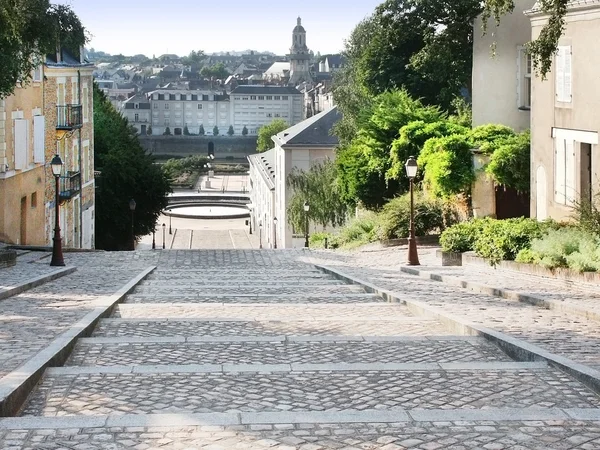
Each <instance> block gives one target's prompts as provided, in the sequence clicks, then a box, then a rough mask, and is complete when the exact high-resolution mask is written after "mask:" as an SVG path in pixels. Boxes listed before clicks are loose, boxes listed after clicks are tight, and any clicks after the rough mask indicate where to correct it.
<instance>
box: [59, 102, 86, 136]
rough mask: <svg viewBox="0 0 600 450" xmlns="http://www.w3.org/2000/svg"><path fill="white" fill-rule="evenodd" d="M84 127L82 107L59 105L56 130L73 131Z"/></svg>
mask: <svg viewBox="0 0 600 450" xmlns="http://www.w3.org/2000/svg"><path fill="white" fill-rule="evenodd" d="M82 126H83V113H82V109H81V105H57V106H56V129H57V130H67V131H72V130H76V129H78V128H81V127H82Z"/></svg>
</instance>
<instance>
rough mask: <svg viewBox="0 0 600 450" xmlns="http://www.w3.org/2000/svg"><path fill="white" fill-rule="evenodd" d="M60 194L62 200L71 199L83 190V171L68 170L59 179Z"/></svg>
mask: <svg viewBox="0 0 600 450" xmlns="http://www.w3.org/2000/svg"><path fill="white" fill-rule="evenodd" d="M58 182H59V187H60V191H59V196H60V199H61V200H70V199H71V198H73V197H75V196H76V195H77V194H79V192H80V191H81V173H80V172H71V171H69V172H67V174H66V175H65V176H62V177H60V179H59V181H58Z"/></svg>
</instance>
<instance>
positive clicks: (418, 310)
mask: <svg viewBox="0 0 600 450" xmlns="http://www.w3.org/2000/svg"><path fill="white" fill-rule="evenodd" d="M315 267H317V268H318V269H320V270H321V271H323V272H325V273H328V274H330V275H332V276H334V277H335V278H337V279H339V280H344V281H346V282H347V283H351V284H358V285H361V286H363V287H364V288H365V290H366V291H367V292H370V293H376V294H379V295H380V296H381V297H383V298H384V299H385V300H386V301H388V302H390V303H402V304H404V305H406V306H407V307H408V308H409V310H410V311H411V312H413V313H415V314H418V315H423V316H426V317H430V318H434V319H437V320H438V321H440V322H441V323H442V324H444V325H445V326H447V327H448V328H449V329H450V330H452V331H454V332H456V333H458V334H462V335H468V336H483V337H484V338H485V339H487V340H489V341H491V342H493V343H495V344H496V345H498V346H499V347H500V348H501V349H502V350H503V351H504V352H506V353H507V354H508V355H509V356H510V357H512V358H514V359H515V360H516V361H546V362H547V363H548V364H549V365H552V366H554V367H558V368H559V369H560V370H562V371H563V372H566V373H567V374H569V375H570V376H572V377H573V378H575V379H576V380H578V381H580V382H581V383H583V384H585V385H586V386H587V387H589V388H590V389H592V390H593V391H594V392H595V393H596V394H600V371H598V370H594V369H591V368H590V367H587V366H585V365H583V364H580V363H577V362H575V361H573V360H571V359H569V358H565V357H563V356H558V355H555V354H553V353H550V352H548V351H547V350H544V349H543V348H540V347H538V346H536V345H533V344H529V343H528V342H525V341H522V340H520V339H516V338H514V337H512V336H509V335H507V334H504V333H501V332H499V331H495V330H492V329H490V328H486V327H482V326H479V325H476V324H473V323H470V322H467V321H465V320H463V319H461V318H459V317H456V316H454V315H452V314H448V313H446V312H442V311H440V310H439V309H438V308H435V307H432V306H429V305H427V304H425V303H422V302H419V301H415V300H405V299H401V297H400V295H399V294H397V293H394V292H392V291H388V290H385V289H380V288H378V287H377V286H375V285H373V284H371V283H368V282H366V281H362V280H359V279H357V278H354V277H352V276H350V275H347V274H345V273H343V272H341V271H338V270H336V269H333V268H330V267H327V266H320V265H315Z"/></svg>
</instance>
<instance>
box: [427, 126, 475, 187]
mask: <svg viewBox="0 0 600 450" xmlns="http://www.w3.org/2000/svg"><path fill="white" fill-rule="evenodd" d="M417 161H418V164H419V167H420V168H421V170H422V171H423V172H424V177H423V182H424V185H425V189H426V191H428V192H430V193H431V194H432V195H433V196H435V197H439V198H449V197H452V196H455V195H457V194H460V193H464V192H466V191H469V190H470V187H471V184H472V183H473V182H474V181H475V172H474V170H473V155H472V153H471V144H470V142H469V140H468V138H467V137H466V136H464V135H452V136H446V137H440V138H433V139H429V140H428V141H427V142H426V143H425V146H424V147H423V150H422V152H421V154H420V155H419V158H418V160H417Z"/></svg>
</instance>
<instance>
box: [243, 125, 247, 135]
mask: <svg viewBox="0 0 600 450" xmlns="http://www.w3.org/2000/svg"><path fill="white" fill-rule="evenodd" d="M242 136H248V128H246V125H244V128H242Z"/></svg>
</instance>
